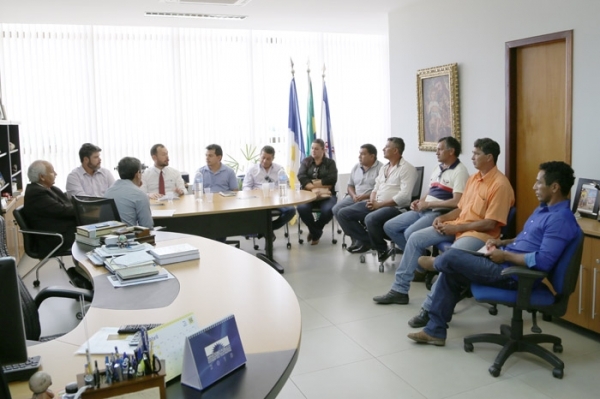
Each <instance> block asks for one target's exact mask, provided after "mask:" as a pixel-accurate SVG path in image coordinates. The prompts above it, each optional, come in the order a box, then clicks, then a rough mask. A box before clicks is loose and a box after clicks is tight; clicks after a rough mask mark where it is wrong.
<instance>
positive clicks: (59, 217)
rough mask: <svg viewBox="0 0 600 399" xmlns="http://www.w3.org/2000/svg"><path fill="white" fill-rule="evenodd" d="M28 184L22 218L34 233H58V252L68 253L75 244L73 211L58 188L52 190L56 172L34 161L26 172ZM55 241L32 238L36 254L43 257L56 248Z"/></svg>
mask: <svg viewBox="0 0 600 399" xmlns="http://www.w3.org/2000/svg"><path fill="white" fill-rule="evenodd" d="M27 177H28V178H29V181H30V182H31V183H30V184H28V185H27V188H26V190H25V200H24V203H23V215H24V216H25V220H26V221H27V223H28V225H29V227H30V228H32V229H34V230H41V231H48V232H52V233H60V234H61V235H62V236H63V240H64V241H63V245H62V246H61V247H60V248H59V250H58V252H63V251H70V250H71V246H72V245H73V242H74V241H75V230H76V229H75V227H76V225H77V223H76V221H75V208H74V207H73V205H72V204H71V201H69V199H68V198H67V196H66V194H65V193H63V192H62V191H61V190H60V189H59V188H58V187H56V186H54V180H55V179H56V172H55V171H54V167H53V166H52V164H51V163H50V162H47V161H41V160H38V161H34V162H33V163H32V164H31V165H30V166H29V169H28V170H27ZM59 242H60V241H59V240H58V239H57V237H50V236H48V237H43V236H36V245H37V250H38V251H39V253H40V254H42V255H43V256H46V255H47V254H49V253H50V251H52V250H53V249H54V248H55V247H56V246H57V245H58V244H59Z"/></svg>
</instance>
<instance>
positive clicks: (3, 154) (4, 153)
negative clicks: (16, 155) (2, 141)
mask: <svg viewBox="0 0 600 399" xmlns="http://www.w3.org/2000/svg"><path fill="white" fill-rule="evenodd" d="M7 154H8V152H3V153H2V154H0V158H2V157H5V156H6V155H7Z"/></svg>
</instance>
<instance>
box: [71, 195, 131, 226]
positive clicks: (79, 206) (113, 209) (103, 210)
mask: <svg viewBox="0 0 600 399" xmlns="http://www.w3.org/2000/svg"><path fill="white" fill-rule="evenodd" d="M71 202H72V203H73V207H75V219H76V220H77V225H78V226H84V225H88V224H94V223H99V222H108V221H111V220H115V221H117V222H120V221H121V216H120V215H119V210H118V209H117V205H116V204H115V200H114V199H113V198H97V197H82V196H79V197H78V196H74V197H73V198H71Z"/></svg>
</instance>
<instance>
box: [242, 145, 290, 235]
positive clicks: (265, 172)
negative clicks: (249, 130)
mask: <svg viewBox="0 0 600 399" xmlns="http://www.w3.org/2000/svg"><path fill="white" fill-rule="evenodd" d="M274 159H275V149H274V148H273V147H271V146H270V145H266V146H264V147H263V148H262V149H261V150H260V163H258V164H255V165H252V167H251V168H250V169H248V172H247V173H246V176H244V184H243V186H242V189H243V190H254V189H257V188H261V187H262V184H263V183H274V182H276V181H277V179H278V173H279V171H280V170H282V169H283V167H282V166H281V165H278V164H276V163H273V160H274ZM278 211H279V213H280V216H279V217H278V218H277V219H275V220H273V230H277V229H279V228H281V227H283V226H284V225H285V224H286V223H287V222H289V221H290V220H292V218H293V217H294V215H295V214H296V209H295V208H294V207H293V206H287V207H283V208H278Z"/></svg>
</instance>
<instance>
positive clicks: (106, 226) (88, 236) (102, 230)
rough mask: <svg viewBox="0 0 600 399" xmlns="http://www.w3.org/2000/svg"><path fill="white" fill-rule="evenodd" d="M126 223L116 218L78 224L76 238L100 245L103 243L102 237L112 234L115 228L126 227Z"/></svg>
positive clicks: (92, 244)
mask: <svg viewBox="0 0 600 399" xmlns="http://www.w3.org/2000/svg"><path fill="white" fill-rule="evenodd" d="M125 226H126V224H125V223H123V222H117V221H115V220H112V221H108V222H102V223H94V224H88V225H85V226H77V233H76V234H75V240H76V241H78V242H81V243H84V244H87V245H91V246H94V247H98V246H100V245H102V237H104V236H107V235H109V234H111V233H112V232H113V231H114V230H117V229H120V228H122V227H125Z"/></svg>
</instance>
